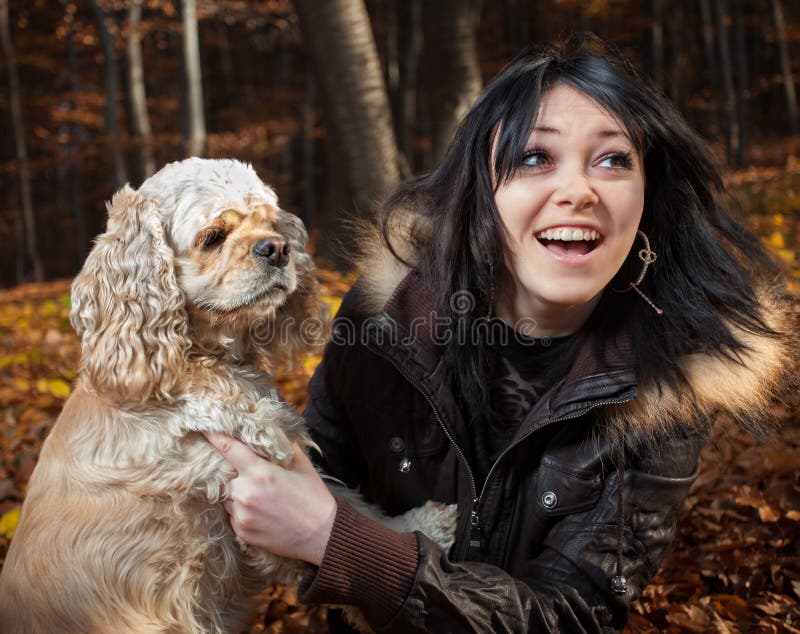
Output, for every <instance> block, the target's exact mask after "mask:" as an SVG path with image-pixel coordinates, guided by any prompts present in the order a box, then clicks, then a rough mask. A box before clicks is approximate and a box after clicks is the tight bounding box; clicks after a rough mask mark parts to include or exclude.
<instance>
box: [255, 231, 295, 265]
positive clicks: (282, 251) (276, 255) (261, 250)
mask: <svg viewBox="0 0 800 634" xmlns="http://www.w3.org/2000/svg"><path fill="white" fill-rule="evenodd" d="M253 255H255V256H258V257H261V258H266V259H267V262H269V263H270V264H271V265H272V266H286V264H287V262H289V245H288V243H287V242H286V240H284V239H283V238H281V237H280V236H275V237H274V238H264V239H263V240H259V241H258V242H256V246H254V247H253Z"/></svg>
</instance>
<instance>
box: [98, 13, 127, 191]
mask: <svg viewBox="0 0 800 634" xmlns="http://www.w3.org/2000/svg"><path fill="white" fill-rule="evenodd" d="M92 6H93V7H94V12H95V16H97V31H98V33H99V34H100V42H101V44H102V46H103V57H104V58H105V75H106V107H105V120H106V132H107V133H108V138H109V144H110V146H111V155H112V157H113V159H114V188H115V189H117V188H119V187H122V185H124V184H125V183H126V182H127V180H128V175H127V172H126V170H125V160H124V158H123V156H122V150H121V148H120V131H119V117H118V115H117V95H118V93H119V69H118V68H117V52H116V47H115V45H114V37H113V36H112V34H111V28H110V27H111V24H110V19H109V17H108V15H107V14H106V12H105V10H104V9H103V7H101V6H100V3H99V2H98V0H92Z"/></svg>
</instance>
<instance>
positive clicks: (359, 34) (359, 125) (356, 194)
mask: <svg viewBox="0 0 800 634" xmlns="http://www.w3.org/2000/svg"><path fill="white" fill-rule="evenodd" d="M295 7H296V8H297V13H298V15H299V17H300V26H301V29H302V31H303V34H304V37H305V41H306V43H307V45H308V47H309V49H310V56H311V60H312V63H313V64H314V67H315V68H316V70H317V75H318V79H319V85H320V90H321V96H322V101H323V114H324V115H325V119H324V120H325V124H326V127H327V130H326V132H327V134H326V139H325V142H326V146H327V148H328V157H329V168H330V169H329V170H328V172H329V173H330V171H331V169H333V168H334V167H335V165H332V164H331V162H330V161H331V157H333V160H335V161H336V163H338V166H339V168H340V169H341V170H342V172H343V174H344V178H345V180H346V182H347V185H348V187H349V189H350V190H351V191H350V195H351V196H352V200H353V201H354V203H355V208H356V213H357V214H361V215H364V214H369V213H371V212H372V211H374V210H375V208H376V206H377V205H379V204H380V203H381V202H382V201H383V199H384V198H385V197H386V196H387V195H388V194H389V193H390V192H391V191H392V190H393V189H394V188H395V187H396V186H397V184H398V182H399V179H400V154H399V152H398V150H397V144H396V142H395V137H394V132H393V130H392V120H391V112H390V110H389V98H388V96H387V92H386V83H385V82H384V79H383V73H382V72H381V65H380V62H379V60H378V53H377V50H376V47H375V39H374V37H373V34H372V30H371V27H370V23H369V17H368V15H367V10H366V7H365V6H364V2H363V0H328V1H327V2H318V1H317V0H296V2H295ZM329 182H330V181H329ZM348 206H349V205H348ZM337 239H342V241H343V242H344V243H345V244H344V246H345V249H347V248H349V246H352V245H349V244H348V240H346V239H345V237H344V236H343V234H342V231H341V227H340V226H336V224H335V222H334V216H333V214H331V213H328V214H327V222H326V223H325V225H324V227H323V231H322V235H321V240H320V244H319V248H320V250H321V251H322V252H323V253H325V254H326V255H328V256H332V257H334V258H336V254H337V251H336V249H335V248H334V244H335V243H336V241H337ZM336 259H337V263H339V264H344V260H343V259H342V258H336Z"/></svg>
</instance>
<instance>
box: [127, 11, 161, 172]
mask: <svg viewBox="0 0 800 634" xmlns="http://www.w3.org/2000/svg"><path fill="white" fill-rule="evenodd" d="M141 21H142V0H132V1H131V4H130V6H129V7H128V37H127V51H128V92H129V93H130V100H131V110H132V113H131V115H132V116H131V119H132V121H133V132H134V134H136V136H138V137H139V139H140V142H141V148H140V150H139V157H140V162H141V170H142V174H143V176H144V178H147V177H148V176H150V175H151V174H152V173H153V172H155V169H156V162H155V158H154V157H153V133H152V132H151V130H150V117H148V116H147V91H146V89H145V83H144V68H143V66H142V39H141V34H140V32H139V27H140V24H141Z"/></svg>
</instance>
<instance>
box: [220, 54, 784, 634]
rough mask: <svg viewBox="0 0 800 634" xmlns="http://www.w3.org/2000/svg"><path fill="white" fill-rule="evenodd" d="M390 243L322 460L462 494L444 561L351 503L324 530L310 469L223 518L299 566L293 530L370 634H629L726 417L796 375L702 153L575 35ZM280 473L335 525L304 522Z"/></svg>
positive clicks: (408, 201) (353, 472) (767, 275)
mask: <svg viewBox="0 0 800 634" xmlns="http://www.w3.org/2000/svg"><path fill="white" fill-rule="evenodd" d="M375 233H376V234H378V236H377V239H376V241H375V243H373V244H372V245H371V246H368V247H367V248H366V252H367V255H366V257H365V258H364V261H363V262H362V277H361V279H360V280H359V281H358V283H357V284H356V285H355V287H354V288H353V290H352V291H351V292H350V293H349V294H348V296H347V297H346V298H345V300H344V302H343V303H342V307H341V309H340V310H339V314H338V316H337V320H336V321H335V322H334V333H336V332H337V328H338V327H337V321H338V322H340V324H342V325H343V326H347V327H348V331H349V332H352V331H353V327H354V326H356V327H359V326H360V327H361V333H360V334H362V335H363V336H361V337H334V338H333V339H332V341H331V343H330V344H329V345H328V347H327V349H326V352H325V355H324V357H323V361H322V364H321V365H320V366H319V367H318V369H317V371H316V373H315V375H314V378H313V379H312V381H311V386H310V393H311V399H310V403H309V406H308V409H307V411H306V413H305V417H306V421H307V423H308V425H309V427H310V429H311V433H312V436H313V438H314V440H315V442H316V443H317V444H318V445H319V447H320V448H321V449H322V457H321V459H320V463H321V465H322V466H323V468H324V470H325V471H326V472H327V473H329V474H332V475H334V476H336V477H338V478H340V479H341V480H343V481H345V482H346V483H347V484H349V485H350V486H352V487H357V488H359V489H360V490H361V491H362V492H363V493H364V495H365V496H366V497H367V498H368V499H369V500H370V501H372V502H374V503H376V504H378V505H380V506H381V507H382V508H384V509H387V510H388V511H390V512H392V513H401V512H403V511H405V510H407V509H408V508H411V507H413V506H417V505H419V504H420V503H421V502H423V501H425V500H427V499H429V498H433V499H435V500H439V501H441V502H445V503H456V504H457V505H458V510H459V522H458V527H457V530H456V536H455V543H454V544H453V546H452V547H451V548H450V549H449V550H447V551H444V550H442V549H441V548H440V547H438V546H437V545H436V544H435V543H434V542H433V541H431V540H430V539H428V538H427V537H426V536H424V535H422V534H413V535H412V534H408V533H395V532H392V531H388V530H386V529H385V528H383V527H381V526H379V525H376V524H375V523H374V522H371V521H370V520H368V519H367V518H365V517H363V516H362V515H361V514H359V513H358V512H356V511H355V510H354V509H353V508H352V507H351V506H350V505H349V504H348V503H347V502H346V501H345V500H342V499H337V501H336V512H335V514H334V515H333V516H330V515H327V516H326V515H325V511H326V509H330V508H331V504H330V499H329V498H326V497H325V495H323V494H318V493H317V492H318V491H320V490H321V489H320V488H319V487H317V483H316V481H315V480H314V478H313V477H309V478H308V481H307V482H306V484H300V485H298V483H297V471H296V470H293V471H288V472H287V471H285V470H278V471H277V472H276V470H272V471H268V470H267V469H266V468H265V467H263V465H262V466H261V467H259V463H258V460H257V459H256V458H253V459H252V461H245V462H246V463H247V464H248V465H250V466H252V469H248V475H246V476H245V477H242V476H240V477H239V478H237V479H236V481H235V484H236V486H235V488H236V489H237V490H238V491H240V492H241V494H240V496H239V497H238V498H237V499H233V500H232V501H231V502H230V504H229V505H228V507H227V508H228V511H229V512H230V514H231V518H232V522H233V525H234V526H235V527H236V526H239V527H240V529H241V530H240V532H239V534H240V536H241V537H242V538H243V539H244V540H245V541H248V542H249V543H253V544H256V545H260V546H262V547H264V548H268V549H270V550H275V551H276V552H287V553H289V552H291V553H295V556H297V555H296V553H297V550H293V549H295V548H296V543H297V542H296V539H294V540H293V538H294V537H296V535H298V534H302V536H303V539H304V540H306V542H307V545H306V546H305V547H304V548H303V549H302V550H303V553H301V555H300V557H301V558H304V559H305V560H306V561H308V562H310V563H312V564H313V566H310V567H309V570H308V575H307V579H306V580H305V583H304V584H303V587H302V591H303V592H302V595H301V597H302V599H303V600H305V601H311V602H322V603H343V604H354V605H356V606H358V607H360V608H362V609H363V611H364V613H365V615H366V617H367V619H368V620H369V622H370V625H371V626H372V627H374V628H376V629H380V631H387V632H463V631H470V632H500V631H502V632H528V631H535V632H601V631H602V632H607V631H613V630H619V629H622V628H623V627H624V625H625V622H626V620H627V615H628V611H629V610H630V608H631V605H632V603H633V602H634V601H636V600H637V599H638V597H640V596H641V593H642V591H643V589H644V587H645V586H646V585H647V583H648V581H649V579H650V578H651V576H652V575H653V574H654V573H655V571H656V570H657V568H658V565H659V563H660V561H661V559H662V558H663V556H664V554H665V552H666V549H667V547H668V546H669V543H670V542H671V540H672V538H673V536H674V534H675V522H676V520H677V516H678V512H679V510H680V509H681V507H682V506H683V503H684V500H685V499H686V495H687V493H688V491H689V487H690V486H691V484H692V482H693V481H694V479H695V477H696V475H697V468H698V461H699V453H700V448H701V447H702V445H703V443H704V442H705V439H706V438H707V435H708V432H709V429H710V426H711V424H712V423H713V421H714V419H715V418H716V416H717V415H718V414H720V413H721V412H724V413H726V414H727V415H728V416H730V417H732V418H733V419H735V420H737V421H739V422H740V423H741V424H743V425H745V426H747V427H748V428H750V429H753V428H754V427H755V428H759V426H761V425H764V424H765V421H766V420H767V417H768V410H769V405H770V399H771V397H772V396H773V395H774V393H775V392H776V391H777V390H778V388H779V387H780V385H781V382H782V379H783V376H782V373H783V371H784V368H786V367H789V364H787V363H786V358H787V355H788V351H787V343H786V337H785V335H784V330H785V317H784V314H785V313H784V311H783V310H782V309H781V304H780V301H779V299H778V297H779V295H778V293H777V291H776V290H775V289H774V288H772V287H771V286H770V284H771V283H772V282H773V280H774V279H775V271H774V268H773V266H772V265H771V263H770V261H769V259H768V257H767V256H766V254H765V252H764V251H763V249H762V248H761V246H760V245H759V243H758V241H757V240H755V239H754V238H752V237H750V236H749V234H747V232H746V231H745V230H744V229H743V228H742V227H740V226H739V225H738V224H737V223H736V222H735V221H734V220H732V218H731V216H730V215H729V213H728V208H727V202H726V198H725V192H724V189H723V185H722V178H721V175H720V171H719V168H718V166H717V164H716V162H715V161H714V159H713V156H712V154H711V152H710V150H709V149H708V147H707V146H706V145H705V143H703V141H702V140H701V139H700V138H699V137H698V136H697V135H696V134H695V133H694V132H693V131H692V130H691V129H690V128H689V127H688V126H687V124H686V122H685V121H684V120H683V118H682V117H681V115H680V114H679V113H678V112H677V111H676V109H675V108H674V107H673V106H672V105H671V104H670V103H669V102H668V101H667V99H666V98H665V97H664V96H663V95H661V94H660V93H659V92H658V91H657V90H656V89H654V88H653V87H652V86H651V85H650V84H649V83H648V82H647V81H646V80H644V79H642V78H640V77H639V76H638V75H637V74H636V72H635V71H634V70H633V69H632V68H631V67H630V65H629V64H628V63H627V62H626V61H625V60H624V59H623V58H622V57H621V56H620V55H619V54H617V53H616V52H614V51H610V50H607V49H606V48H605V46H604V45H603V44H602V43H601V42H598V41H597V40H595V39H593V38H585V39H577V40H573V41H570V42H567V43H565V44H561V45H558V46H556V47H553V48H549V49H546V50H543V51H534V52H527V53H525V54H523V55H521V56H520V57H518V58H517V59H516V60H514V61H513V62H511V64H509V66H508V67H507V68H506V69H504V70H503V71H502V72H501V73H500V75H499V76H498V77H497V78H495V79H494V80H493V81H492V82H491V83H490V84H489V85H488V86H487V87H486V88H485V90H484V91H483V93H482V95H481V96H480V98H479V99H478V101H477V102H476V103H475V105H474V106H473V107H472V109H471V110H470V112H469V113H468V114H467V115H466V118H465V120H464V121H463V123H462V125H461V127H460V129H459V131H458V133H457V135H456V137H455V139H454V140H453V142H452V144H451V147H450V149H449V151H448V152H447V154H446V155H445V157H444V159H443V160H442V162H441V164H440V165H439V166H438V167H437V168H436V169H435V170H434V171H433V172H431V173H430V174H428V175H425V176H422V177H420V178H417V179H416V180H413V181H411V182H409V183H407V184H405V185H404V186H402V187H401V188H400V189H399V190H398V192H397V193H396V194H395V195H394V196H393V197H392V198H391V199H390V200H389V201H388V202H387V204H386V208H385V214H384V216H383V220H382V231H376V232H375ZM627 291H636V292H627ZM487 325H488V326H491V327H487ZM442 329H444V330H445V331H447V332H445V333H442ZM442 334H447V335H450V336H445V337H443V336H442ZM397 335H399V336H397ZM476 335H478V336H476ZM290 483H291V486H292V487H293V489H292V490H293V493H294V494H295V495H299V496H303V498H304V499H305V500H306V501H307V502H309V501H310V503H308V504H307V507H308V508H319V509H320V511H319V513H317V514H315V517H314V518H311V519H312V521H308V518H306V519H305V520H304V521H303V522H296V525H295V526H293V527H287V525H286V523H285V522H284V521H283V518H286V517H290V516H291V512H290V511H291V509H290V508H279V507H276V505H275V503H274V501H275V499H277V498H278V497H279V496H280V493H281V492H284V493H285V491H287V490H289V489H288V487H289V486H290ZM245 525H246V526H245ZM309 526H311V527H312V528H311V529H309ZM237 530H239V529H237ZM283 534H285V535H283Z"/></svg>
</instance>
